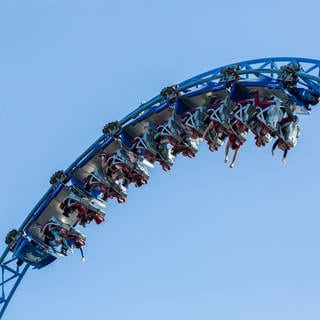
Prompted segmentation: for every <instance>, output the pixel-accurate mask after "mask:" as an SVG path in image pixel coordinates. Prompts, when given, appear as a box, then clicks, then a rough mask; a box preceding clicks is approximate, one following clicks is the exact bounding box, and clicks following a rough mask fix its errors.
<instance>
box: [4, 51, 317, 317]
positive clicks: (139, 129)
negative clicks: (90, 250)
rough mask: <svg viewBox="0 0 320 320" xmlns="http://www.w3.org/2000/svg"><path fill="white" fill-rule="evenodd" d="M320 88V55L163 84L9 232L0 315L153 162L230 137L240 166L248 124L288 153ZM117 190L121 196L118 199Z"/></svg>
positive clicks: (113, 125)
mask: <svg viewBox="0 0 320 320" xmlns="http://www.w3.org/2000/svg"><path fill="white" fill-rule="evenodd" d="M319 97H320V60H314V59H307V58H297V57H276V58H262V59H256V60H249V61H243V62H238V63H234V64H230V65H226V66H223V67H219V68H216V69H213V70H211V71H208V72H205V73H202V74H200V75H198V76H196V77H193V78H191V79H189V80H186V81H183V82H181V83H179V84H177V85H172V86H169V87H166V88H164V89H162V90H161V92H160V94H159V95H157V96H156V97H154V98H153V99H151V100H150V101H148V102H146V103H143V104H141V105H140V106H139V107H138V108H137V109H136V110H134V111H133V112H131V113H130V114H129V115H128V116H126V117H125V118H123V119H122V120H120V121H114V122H110V123H108V124H106V125H105V127H104V128H103V130H102V131H103V135H102V136H101V137H100V138H98V139H97V140H96V141H95V142H94V143H93V144H92V145H91V146H90V147H89V148H88V149H87V150H85V151H84V152H83V153H82V154H81V155H80V156H79V157H78V158H77V159H76V160H75V161H74V162H73V163H72V164H71V165H70V166H69V167H68V168H67V169H66V170H64V171H63V170H60V171H57V172H56V173H54V174H53V175H52V177H51V179H50V184H51V187H50V188H49V190H48V191H47V192H46V193H45V194H44V196H43V197H42V198H41V199H40V200H39V202H38V203H37V204H36V205H35V207H34V208H33V209H32V210H31V212H30V213H29V214H28V215H27V217H26V218H25V220H24V221H23V223H22V224H21V226H20V227H19V228H18V229H14V230H11V231H9V232H8V234H7V236H6V239H5V243H6V248H5V250H4V252H3V253H2V256H1V258H0V264H1V280H0V286H1V294H0V318H2V316H3V314H4V312H5V310H6V308H7V306H8V304H9V303H10V301H11V298H12V297H13V294H14V292H15V291H16V289H17V287H18V285H19V284H20V282H21V280H22V278H23V277H24V275H25V274H26V272H27V271H28V270H29V268H30V267H33V269H40V268H43V267H45V266H47V265H49V264H50V263H52V262H54V261H55V260H56V259H57V258H59V257H65V256H67V255H68V253H69V252H73V250H75V249H78V250H79V252H80V254H81V257H82V259H84V251H83V248H84V247H85V245H86V236H85V235H84V234H83V233H82V232H81V231H79V230H78V229H77V228H78V226H80V227H85V226H86V225H88V224H90V223H91V222H92V223H95V224H98V225H99V224H101V223H103V221H104V220H105V215H106V207H107V203H108V201H117V202H118V203H123V202H125V201H126V197H127V188H128V186H129V185H130V184H133V185H134V186H135V187H137V188H139V187H141V186H143V185H144V184H146V183H148V180H149V172H148V169H149V168H152V167H153V166H154V165H155V164H156V163H158V164H160V166H161V167H162V169H163V170H164V171H168V170H170V169H171V167H172V166H173V164H174V158H175V157H176V156H178V155H179V154H180V155H183V156H185V157H189V158H192V157H195V156H196V154H197V152H198V145H199V143H200V142H204V143H207V145H208V148H209V150H210V151H212V152H216V151H218V150H219V149H220V147H222V146H223V144H226V147H225V154H224V161H225V162H226V163H227V162H228V157H229V151H230V149H231V150H233V152H234V153H233V156H232V159H231V162H230V164H229V166H230V168H233V167H234V166H235V164H236V159H237V156H238V153H239V150H240V148H241V146H242V145H243V144H244V143H245V142H246V140H247V138H248V134H249V133H250V132H251V133H252V134H253V136H254V139H255V144H256V146H257V147H263V146H265V145H267V144H268V143H270V142H271V141H272V140H274V142H273V145H272V148H271V149H272V153H273V152H275V150H276V149H277V148H278V149H280V150H282V151H283V161H285V160H286V157H287V153H288V151H289V150H291V149H292V148H294V147H295V145H296V144H297V141H298V139H299V136H300V131H301V128H300V125H299V116H300V115H309V114H310V113H311V111H312V107H313V106H315V105H317V104H318V102H319ZM111 199H114V200H111Z"/></svg>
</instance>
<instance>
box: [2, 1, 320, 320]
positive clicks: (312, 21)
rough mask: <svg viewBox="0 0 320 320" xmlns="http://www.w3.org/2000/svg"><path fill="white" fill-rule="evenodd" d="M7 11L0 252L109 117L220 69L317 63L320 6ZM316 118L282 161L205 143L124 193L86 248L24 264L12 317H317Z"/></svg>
mask: <svg viewBox="0 0 320 320" xmlns="http://www.w3.org/2000/svg"><path fill="white" fill-rule="evenodd" d="M279 2H280V1H276V0H270V1H264V2H261V1H235V0H231V1H212V0H211V1H209V0H208V1H201V0H199V1H192V2H191V1H168V0H162V1H157V2H152V1H146V0H145V1H140V0H138V1H118V2H117V1H112V2H111V1H99V0H91V1H79V0H77V1H72V0H69V1H62V0H60V1H59V0H38V1H35V0H29V1H15V0H10V1H9V0H2V1H1V3H0V61H1V63H0V88H1V89H0V119H1V125H0V137H1V138H0V147H1V155H2V156H1V159H0V167H1V168H2V170H1V178H2V183H1V184H0V195H1V203H2V208H1V213H0V217H1V224H0V238H1V243H0V248H1V250H3V248H4V241H3V240H2V239H4V237H5V235H6V233H7V231H8V230H9V229H10V228H13V227H18V226H19V225H20V224H21V222H22V221H23V219H24V217H25V216H26V215H27V214H28V212H29V211H30V210H31V209H32V207H33V206H34V204H35V203H36V202H37V201H38V200H39V198H40V197H41V196H42V195H43V193H44V192H45V191H46V190H47V188H48V187H49V184H48V179H49V178H50V176H51V174H52V173H53V172H54V171H56V170H58V169H64V168H66V167H68V165H69V164H70V163H71V162H72V161H73V160H74V159H75V158H76V157H77V156H78V155H79V154H80V153H81V152H82V151H83V150H84V149H86V148H87V147H88V146H89V145H90V144H91V143H92V142H93V141H94V140H95V139H96V138H97V137H98V136H100V133H101V128H102V127H103V125H104V124H105V123H107V122H109V121H112V120H115V119H120V118H122V117H123V116H125V115H126V114H128V113H129V112H130V111H132V110H133V109H134V108H136V107H137V106H138V105H139V104H140V102H141V101H143V100H148V99H149V98H152V97H153V96H155V95H156V94H158V92H159V91H160V89H161V88H163V87H164V86H166V85H170V84H173V83H178V82H181V81H183V80H185V79H186V78H189V77H191V76H194V75H196V74H198V73H201V72H204V71H207V70H209V69H212V68H215V67H219V66H221V65H224V64H228V63H233V62H237V61H242V60H246V59H251V58H258V57H268V56H302V57H310V58H318V57H319V50H320V45H319V24H318V21H319V9H320V4H319V2H318V1H315V0H314V1H308V0H306V1H303V2H302V1H292V0H290V1H289V0H284V1H281V3H280V4H279ZM319 117H320V113H319V110H318V107H317V108H315V109H314V111H313V113H312V116H310V117H305V118H303V119H301V124H302V135H301V139H300V141H299V142H298V145H297V147H296V149H295V150H294V151H292V152H290V153H289V155H288V163H287V165H285V166H284V165H282V164H281V161H280V153H277V155H276V157H274V158H272V156H271V152H270V146H267V147H265V148H261V149H258V148H256V147H255V146H254V143H253V141H252V139H249V141H248V143H247V144H246V145H245V146H244V147H243V149H242V150H241V151H240V156H239V161H238V162H237V165H236V167H235V168H234V169H233V170H230V169H229V168H228V167H227V166H225V165H224V163H223V152H222V151H220V152H219V153H210V152H209V151H208V150H207V148H206V146H204V145H203V146H202V147H201V150H200V152H199V155H198V157H197V158H196V159H186V158H178V159H177V160H176V164H175V166H174V168H173V170H172V172H170V173H164V172H162V171H161V170H160V169H155V170H153V171H152V172H151V181H150V183H149V184H148V185H147V186H145V187H143V188H140V189H135V188H134V187H130V190H129V197H128V201H127V203H126V204H124V205H117V204H116V203H114V202H111V203H110V205H109V213H110V215H109V217H108V219H107V221H106V223H104V224H103V225H100V226H95V225H90V226H89V227H88V228H87V229H86V230H85V232H86V234H87V235H88V244H87V248H86V257H87V260H86V262H85V263H81V261H80V257H79V255H78V254H75V256H74V257H71V256H70V257H68V258H66V259H60V260H59V261H58V262H56V263H54V264H52V265H50V266H48V267H47V268H44V269H42V270H39V271H35V270H31V271H30V272H28V274H27V276H26V277H25V278H24V280H23V282H22V285H21V286H20V287H19V288H18V290H17V293H16V295H15V296H14V298H13V300H12V303H11V305H10V306H9V308H8V310H7V312H6V315H5V317H4V319H6V320H15V319H33V320H38V319H41V320H42V319H44V318H46V319H47V320H53V319H55V320H56V319H61V320H64V319H78V320H84V319H85V320H87V319H90V320H96V319H112V320H127V319H130V320H135V319H137V320H150V319H152V320H158V319H161V320H163V319H168V320H176V319H184V320H194V319H201V320H212V319H219V320H270V319H272V320H283V319H290V320H298V319H299V320H300V319H308V320H316V319H317V320H318V319H319V318H320V304H319V299H320V275H319V269H320V258H319V247H320V233H319V226H320V217H319V211H318V207H319V205H318V202H317V198H318V197H319V192H318V188H319V179H320V173H319V156H320V151H319V131H318V130H319V126H318V123H319Z"/></svg>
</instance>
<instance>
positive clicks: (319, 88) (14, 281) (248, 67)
mask: <svg viewBox="0 0 320 320" xmlns="http://www.w3.org/2000/svg"><path fill="white" fill-rule="evenodd" d="M293 63H295V64H299V65H300V66H301V69H300V70H299V71H297V72H296V75H297V76H298V79H299V82H298V85H299V86H300V87H302V88H307V89H309V90H310V91H312V92H313V93H315V94H317V95H318V96H320V60H315V59H308V58H298V57H274V58H261V59H255V60H248V61H243V62H237V63H233V64H230V65H226V66H222V67H219V68H216V69H213V70H210V71H207V72H205V73H202V74H200V75H197V76H195V77H193V78H190V79H188V80H186V81H183V82H181V83H179V84H178V85H177V87H176V88H177V92H179V95H180V96H183V95H185V94H187V93H190V92H193V91H195V90H199V89H201V88H202V87H205V86H206V85H208V84H210V83H215V82H216V83H219V81H221V80H222V73H221V71H223V70H225V69H226V68H228V67H232V66H237V67H238V70H237V74H238V75H239V76H240V77H241V79H243V80H248V81H249V80H254V79H275V80H276V79H277V77H278V75H279V73H280V70H281V69H280V68H281V66H285V65H288V64H293ZM163 101H164V98H163V95H157V96H155V97H154V98H152V99H151V100H149V101H148V102H146V103H143V104H141V105H140V106H139V107H138V108H136V109H135V110H134V111H132V112H131V113H129V114H128V115H127V116H126V117H124V118H123V119H121V120H120V121H119V124H120V125H121V127H126V126H129V125H130V123H132V122H133V121H134V120H135V119H137V118H139V117H140V116H142V115H144V114H145V113H146V112H147V111H150V110H151V108H153V107H154V106H157V105H159V104H160V103H162V102H163ZM304 113H305V114H309V113H310V112H309V111H308V110H306V112H304ZM108 139H112V137H111V138H110V137H109V136H107V135H105V134H103V135H102V136H101V137H99V138H98V139H97V140H96V141H95V142H94V143H93V144H92V145H91V146H90V147H89V148H88V149H87V150H85V151H84V152H83V153H82V154H81V155H80V156H79V157H78V158H77V159H76V160H75V161H74V162H73V163H72V164H71V165H70V166H69V167H68V168H67V169H66V170H65V171H64V173H65V174H66V175H67V176H68V177H69V178H70V177H72V175H73V173H74V172H75V170H77V169H78V168H80V167H82V166H84V165H85V164H86V163H87V162H88V161H89V160H90V159H92V157H93V155H94V154H96V153H97V151H99V150H100V149H99V148H101V146H102V145H103V144H105V143H106V141H107V140H108ZM55 192H57V190H56V187H55V186H51V187H50V188H49V190H48V191H47V192H46V193H45V194H44V195H43V197H42V198H41V199H40V200H39V201H38V203H37V204H36V205H35V207H34V208H33V209H32V210H31V212H30V213H29V214H28V215H27V217H26V218H25V220H24V221H23V222H22V224H21V226H20V227H19V229H18V232H22V231H23V230H24V229H25V228H26V227H27V226H28V225H29V224H30V223H31V222H32V221H33V220H34V219H35V217H36V216H37V214H38V213H39V211H40V210H42V209H43V208H44V207H45V206H46V205H47V204H48V201H49V200H48V199H52V195H53V194H54V193H55ZM0 265H1V279H0V287H1V292H0V319H1V318H2V316H3V314H4V312H5V310H6V308H7V306H8V304H9V302H10V301H11V298H12V296H13V295H14V293H15V291H16V289H17V287H18V286H19V284H20V283H21V280H22V279H23V277H24V275H25V274H26V272H27V271H28V269H29V268H30V265H29V264H28V263H24V264H22V265H17V257H15V256H14V255H13V253H12V252H11V251H10V245H8V246H7V247H6V248H5V250H4V252H3V253H2V255H1V257H0Z"/></svg>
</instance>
